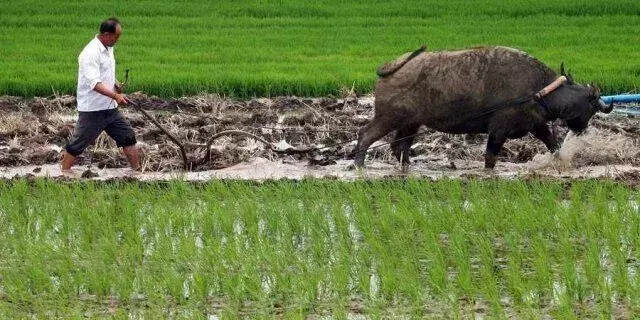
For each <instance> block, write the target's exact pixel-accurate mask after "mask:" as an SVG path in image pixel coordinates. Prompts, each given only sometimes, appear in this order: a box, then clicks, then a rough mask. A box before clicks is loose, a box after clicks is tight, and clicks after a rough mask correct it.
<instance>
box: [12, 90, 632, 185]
mask: <svg viewBox="0 0 640 320" xmlns="http://www.w3.org/2000/svg"><path fill="white" fill-rule="evenodd" d="M131 97H132V99H135V100H136V101H137V102H138V103H139V104H141V105H143V106H144V107H146V108H147V109H148V110H151V112H152V114H153V115H154V117H155V118H156V119H158V121H159V122H160V123H162V124H163V126H165V128H167V129H168V130H169V131H171V132H172V133H173V134H174V135H176V136H177V137H178V138H179V139H180V140H181V141H183V142H188V143H190V144H191V147H187V156H188V158H189V161H190V165H192V171H190V172H183V171H182V170H181V167H182V160H181V158H180V156H179V153H178V152H177V148H176V147H175V146H174V145H173V144H172V143H171V142H170V141H169V140H168V139H167V138H166V137H165V136H164V135H163V134H162V133H161V132H160V131H159V130H157V129H156V128H155V127H153V126H152V125H151V124H150V123H149V122H148V121H145V120H144V119H143V118H142V117H141V115H139V114H137V113H136V112H135V111H134V110H128V109H122V110H121V111H122V112H123V114H124V115H125V117H126V118H127V119H128V120H129V121H130V122H131V124H132V126H133V127H134V130H135V131H136V135H137V137H138V141H139V144H140V146H141V148H142V150H143V151H144V153H145V155H146V156H145V158H144V160H143V168H144V171H143V172H141V173H135V172H132V171H131V170H129V169H126V167H127V163H126V160H125V159H124V157H123V156H122V154H121V153H120V152H119V150H118V149H117V148H116V146H115V144H114V143H113V141H111V140H110V139H109V138H108V137H107V136H101V137H100V138H99V139H98V140H97V142H96V145H95V146H92V147H91V148H89V149H88V150H87V151H86V152H85V153H84V154H83V155H82V156H81V157H79V158H78V160H79V163H78V165H77V166H75V167H74V168H75V171H74V173H71V174H62V173H61V172H60V170H59V167H58V165H57V163H58V161H59V154H60V151H61V149H62V147H63V146H64V145H65V144H66V142H67V141H68V139H69V137H70V135H71V133H72V132H73V126H74V125H75V119H76V115H75V112H74V107H75V106H74V100H73V99H72V98H73V97H70V98H69V97H62V98H59V99H43V98H36V99H32V100H30V99H23V98H11V99H9V98H8V97H0V105H1V106H5V105H6V107H7V109H6V110H8V116H6V117H3V118H0V178H13V177H16V176H22V177H24V176H37V177H53V178H71V179H76V178H77V179H80V178H82V179H84V178H88V179H96V180H106V179H120V178H126V179H138V180H143V181H148V180H166V179H184V180H193V181H201V180H209V179H252V180H266V179H303V178H308V177H313V178H337V179H345V180H353V179H360V178H365V179H376V178H385V177H428V178H433V179H440V178H445V177H449V178H467V177H479V178H489V177H498V178H520V177H527V176H530V175H536V176H548V177H557V178H602V177H607V178H616V179H621V180H634V181H640V138H639V136H640V129H639V128H640V119H637V118H631V117H626V116H620V115H617V116H616V115H614V114H611V115H609V116H604V115H597V116H596V117H594V119H593V120H592V123H591V127H590V128H589V130H588V131H587V132H586V133H584V134H583V135H580V136H576V135H574V134H572V133H570V132H569V133H567V130H566V127H565V126H563V124H562V123H557V122H556V123H554V124H553V127H554V130H555V131H556V132H558V135H559V137H560V138H561V139H563V140H564V142H563V145H562V148H561V149H560V150H559V151H558V152H556V153H554V154H550V153H548V152H547V151H546V149H545V147H544V145H543V144H542V143H541V142H540V141H538V140H536V139H535V138H533V137H532V136H527V137H524V138H522V139H515V140H510V141H508V142H507V143H506V144H505V146H504V150H503V152H502V153H501V154H500V156H499V161H498V164H497V167H496V169H495V170H493V171H487V170H484V169H483V159H484V150H485V142H486V135H475V136H465V135H450V134H444V133H440V132H436V131H428V132H427V133H426V134H425V135H423V136H421V137H418V138H416V143H415V144H414V146H413V147H412V164H411V166H409V167H408V169H406V168H405V169H403V168H401V167H400V166H399V165H398V162H397V161H396V160H395V158H393V156H392V155H391V152H390V150H389V147H388V146H382V147H381V148H377V149H375V151H373V150H372V151H371V152H370V153H369V155H368V157H367V161H366V168H365V169H362V170H354V169H352V168H351V161H349V160H344V159H345V155H346V154H347V153H348V152H350V150H351V149H352V148H353V147H354V139H355V138H356V135H355V133H356V132H357V130H358V129H359V128H360V127H362V126H363V125H365V124H366V123H367V121H368V119H370V118H371V117H372V116H373V111H374V110H373V109H374V108H373V97H371V96H365V97H345V98H339V99H338V98H314V99H305V98H296V97H277V98H273V99H268V98H260V99H252V100H247V101H234V100H230V99H223V98H220V97H218V96H215V95H203V96H198V97H190V98H181V99H174V100H162V99H159V98H156V97H147V96H145V95H143V94H132V95H131ZM60 99H62V102H61V101H58V100H60ZM232 129H240V130H244V131H247V132H251V133H254V134H257V135H259V136H261V137H262V138H263V139H265V140H267V141H270V142H272V146H273V148H274V149H277V150H293V149H296V148H301V149H304V148H309V147H316V148H320V147H324V146H334V147H330V148H326V149H322V150H321V151H315V152H310V153H305V154H296V153H289V154H287V153H282V152H274V151H271V150H269V149H268V148H265V146H264V145H262V143H257V142H256V141H254V140H253V139H249V138H246V137H232V136H229V137H223V138H221V139H219V140H216V143H215V144H214V145H213V148H212V150H213V152H212V157H211V159H209V160H208V161H207V162H205V163H203V164H201V163H198V160H200V159H202V158H203V157H204V148H203V147H198V145H199V146H203V145H204V144H206V142H207V141H208V137H210V136H211V135H213V134H215V133H217V132H220V131H223V130H232ZM282 129H284V130H282ZM392 138H393V134H390V135H388V136H387V137H385V138H384V139H382V140H380V141H379V142H377V143H376V144H374V146H376V145H380V144H384V143H385V142H388V141H390V140H391V139H392ZM349 141H351V143H348V142H349ZM345 142H347V143H345ZM343 143H344V144H343ZM336 145H338V146H336ZM89 167H90V168H91V170H90V173H92V174H89V175H87V174H84V175H83V173H86V172H87V171H88V170H87V169H88V168H89Z"/></svg>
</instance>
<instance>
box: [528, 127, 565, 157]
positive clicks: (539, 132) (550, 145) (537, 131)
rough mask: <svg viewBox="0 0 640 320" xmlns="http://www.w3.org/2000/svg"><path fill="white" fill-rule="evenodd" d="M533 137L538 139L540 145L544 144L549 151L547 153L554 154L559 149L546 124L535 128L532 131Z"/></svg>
mask: <svg viewBox="0 0 640 320" xmlns="http://www.w3.org/2000/svg"><path fill="white" fill-rule="evenodd" d="M533 135H534V136H535V137H536V138H538V139H540V141H542V143H544V145H545V146H547V149H549V152H555V151H556V150H558V148H559V147H560V146H559V143H558V139H557V138H556V136H555V135H554V134H553V133H552V132H551V130H550V129H549V126H547V125H546V124H543V125H540V126H536V127H535V128H534V129H533Z"/></svg>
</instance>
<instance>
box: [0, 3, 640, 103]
mask: <svg viewBox="0 0 640 320" xmlns="http://www.w3.org/2000/svg"><path fill="white" fill-rule="evenodd" d="M638 12H640V4H638V2H637V1H634V0H618V1H615V2H611V3H599V2H585V1H582V0H561V1H555V2H544V3H541V2H539V1H532V0H526V1H518V2H517V3H514V2H512V1H489V0H476V1H473V2H472V3H468V2H465V1H462V0H456V1H442V0H429V1H416V0H402V1H393V2H382V1H349V2H341V1H323V2H318V3H301V2H297V1H291V0H287V1H245V2H242V3H238V2H231V1H216V2H210V1H202V0H199V1H190V2H179V3H176V2H173V1H167V0H161V1H155V2H154V3H152V4H150V3H131V2H126V1H114V2H111V3H109V4H106V5H105V4H98V3H93V2H68V1H61V0H54V1H47V2H46V3H42V2H41V1H35V0H24V1H21V2H20V3H17V2H15V1H5V2H3V3H0V22H1V23H2V25H3V26H4V32H3V33H2V35H0V42H1V43H2V44H3V46H2V48H1V49H0V56H1V57H2V68H0V94H10V95H21V96H33V95H39V96H43V95H44V96H48V95H51V94H52V87H53V88H54V89H56V90H57V91H59V92H61V93H74V92H75V87H76V77H77V56H78V54H79V52H80V51H81V50H82V48H83V46H84V45H85V44H86V43H87V42H88V41H89V40H90V39H91V38H92V37H93V36H94V34H95V33H97V28H98V24H99V22H100V21H102V20H103V19H105V18H107V17H108V16H111V15H116V16H118V17H119V18H120V19H121V21H122V23H123V26H124V33H123V35H122V37H121V40H120V43H119V44H118V45H117V47H116V55H117V60H118V66H119V69H118V76H120V77H122V76H123V74H124V72H123V71H124V69H127V68H130V69H132V79H131V83H130V87H129V90H131V91H145V92H147V93H149V94H153V95H160V96H164V97H177V96H181V95H189V94H197V93H200V92H202V91H208V92H219V93H222V94H225V95H231V96H235V97H252V96H274V95H292V94H294V95H304V96H321V95H327V94H333V95H337V94H340V91H341V89H342V88H349V89H350V88H353V90H354V91H355V92H357V93H367V92H371V91H372V90H373V85H374V83H375V80H376V75H375V69H376V68H377V67H378V66H379V65H380V64H382V63H383V62H386V61H388V60H390V59H393V58H395V57H397V56H399V55H401V54H402V53H404V52H407V51H411V50H415V49H416V48H418V47H419V46H420V45H421V44H423V43H425V44H427V46H428V49H429V50H453V49H458V48H467V47H473V46H483V45H506V46H512V47H517V48H520V49H523V50H525V51H527V52H530V53H531V54H532V55H534V56H536V57H538V58H539V59H541V60H542V61H543V62H545V63H548V64H549V65H550V66H552V67H553V68H556V69H557V68H558V67H559V65H560V62H562V61H564V62H565V63H566V64H567V66H568V67H569V69H570V70H571V71H572V73H573V74H574V75H575V77H576V79H577V80H579V81H582V82H591V81H595V82H597V83H599V84H600V85H601V86H602V88H603V92H606V93H617V92H625V91H631V90H636V89H637V87H638V84H639V83H638V77H637V76H638V72H639V70H640V67H639V65H638V64H637V63H635V62H634V61H638V53H637V50H634V47H633V44H634V42H635V41H636V38H635V35H636V34H637V33H638V28H639V26H640V18H638ZM621 22H624V23H621ZM611 34H615V35H616V37H611V36H610V35H611ZM620 61H626V62H625V63H620Z"/></svg>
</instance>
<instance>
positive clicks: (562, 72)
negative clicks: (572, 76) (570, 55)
mask: <svg viewBox="0 0 640 320" xmlns="http://www.w3.org/2000/svg"><path fill="white" fill-rule="evenodd" d="M560 75H563V76H566V75H567V74H566V73H564V61H563V62H561V63H560Z"/></svg>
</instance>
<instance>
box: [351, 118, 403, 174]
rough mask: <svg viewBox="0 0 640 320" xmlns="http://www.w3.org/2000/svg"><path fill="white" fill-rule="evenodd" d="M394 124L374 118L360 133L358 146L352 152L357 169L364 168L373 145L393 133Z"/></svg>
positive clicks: (383, 119)
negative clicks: (368, 151)
mask: <svg viewBox="0 0 640 320" xmlns="http://www.w3.org/2000/svg"><path fill="white" fill-rule="evenodd" d="M392 127H393V125H392V122H391V121H389V120H388V119H386V118H373V120H371V122H369V124H367V125H366V126H364V127H363V128H362V129H360V131H358V144H357V145H356V147H355V148H354V149H353V151H352V152H351V155H350V157H351V158H353V159H354V164H355V166H356V167H363V166H364V158H365V156H366V154H367V150H368V149H369V146H371V144H372V143H374V142H376V141H378V140H379V139H380V138H382V137H384V136H385V135H386V134H387V133H389V132H391V130H392V129H391V128H392Z"/></svg>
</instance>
